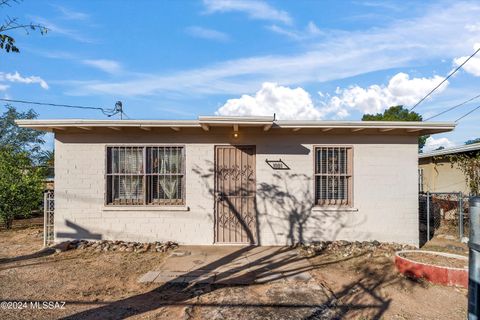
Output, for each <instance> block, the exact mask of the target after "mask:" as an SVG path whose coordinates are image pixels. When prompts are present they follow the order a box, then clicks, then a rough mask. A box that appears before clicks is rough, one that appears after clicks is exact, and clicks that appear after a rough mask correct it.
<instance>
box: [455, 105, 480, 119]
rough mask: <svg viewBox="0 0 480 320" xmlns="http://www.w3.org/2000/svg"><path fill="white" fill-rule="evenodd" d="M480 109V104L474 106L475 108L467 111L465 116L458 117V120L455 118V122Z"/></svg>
mask: <svg viewBox="0 0 480 320" xmlns="http://www.w3.org/2000/svg"><path fill="white" fill-rule="evenodd" d="M478 109H480V105H479V106H476V107H475V108H473V110H470V111H468V112H467V113H465V114H464V115H463V116H461V117H460V118H458V119H457V120H455V122H458V121H460V120H462V119H463V118H465V117H466V116H468V115H469V114H471V113H472V112H474V111H476V110H478Z"/></svg>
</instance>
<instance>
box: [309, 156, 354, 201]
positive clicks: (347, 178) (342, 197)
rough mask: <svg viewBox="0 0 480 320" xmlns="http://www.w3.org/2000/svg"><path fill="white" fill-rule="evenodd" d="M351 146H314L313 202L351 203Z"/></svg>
mask: <svg viewBox="0 0 480 320" xmlns="http://www.w3.org/2000/svg"><path fill="white" fill-rule="evenodd" d="M352 154H353V152H352V148H351V147H316V148H315V204H316V205H319V206H329V205H331V206H335V205H344V206H350V205H351V204H352V169H353V168H352V163H353V162H352Z"/></svg>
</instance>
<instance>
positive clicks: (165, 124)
mask: <svg viewBox="0 0 480 320" xmlns="http://www.w3.org/2000/svg"><path fill="white" fill-rule="evenodd" d="M16 123H17V124H18V125H19V126H20V127H23V128H31V129H37V130H42V131H55V130H61V131H62V132H65V131H66V129H69V128H84V129H85V128H88V129H92V130H93V129H95V128H116V129H121V128H139V129H143V130H145V131H148V130H149V129H152V128H172V129H173V130H174V131H180V129H181V128H202V129H203V130H205V131H210V132H211V131H212V130H210V129H211V128H212V127H230V128H232V130H233V128H235V129H238V130H240V129H241V128H242V127H243V128H244V127H261V128H263V130H262V131H264V132H270V131H272V130H275V129H289V130H290V131H291V132H296V131H298V130H300V129H320V130H319V131H321V132H329V133H331V132H335V131H338V130H339V129H342V131H343V132H345V131H348V132H349V133H351V134H354V133H356V134H363V133H365V132H367V131H369V132H371V131H372V130H374V131H375V132H376V133H379V134H410V135H424V134H433V133H440V132H448V131H452V130H453V129H454V128H455V123H453V122H416V121H411V122H407V121H322V120H316V121H300V120H281V121H274V120H273V118H272V117H199V118H198V120H87V119H58V120H16ZM82 131H87V130H82ZM89 131H91V130H89ZM302 132H303V131H302Z"/></svg>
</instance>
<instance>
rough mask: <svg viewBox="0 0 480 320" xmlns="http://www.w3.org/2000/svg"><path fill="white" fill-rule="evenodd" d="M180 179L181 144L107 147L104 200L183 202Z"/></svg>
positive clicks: (182, 163) (120, 202)
mask: <svg viewBox="0 0 480 320" xmlns="http://www.w3.org/2000/svg"><path fill="white" fill-rule="evenodd" d="M184 179H185V153H184V148H183V147H181V146H168V147H167V146H161V147H150V146H149V147H108V148H107V181H106V183H107V204H110V205H183V204H184V203H185V202H184V200H185V183H184Z"/></svg>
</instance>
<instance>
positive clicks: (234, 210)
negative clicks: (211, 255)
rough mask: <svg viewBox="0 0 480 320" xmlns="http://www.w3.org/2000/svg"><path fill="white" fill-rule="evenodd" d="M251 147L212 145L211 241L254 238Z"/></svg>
mask: <svg viewBox="0 0 480 320" xmlns="http://www.w3.org/2000/svg"><path fill="white" fill-rule="evenodd" d="M255 190H256V185H255V147H254V146H216V147H215V242H216V243H250V244H254V243H256V242H257V217H256V214H255Z"/></svg>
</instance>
